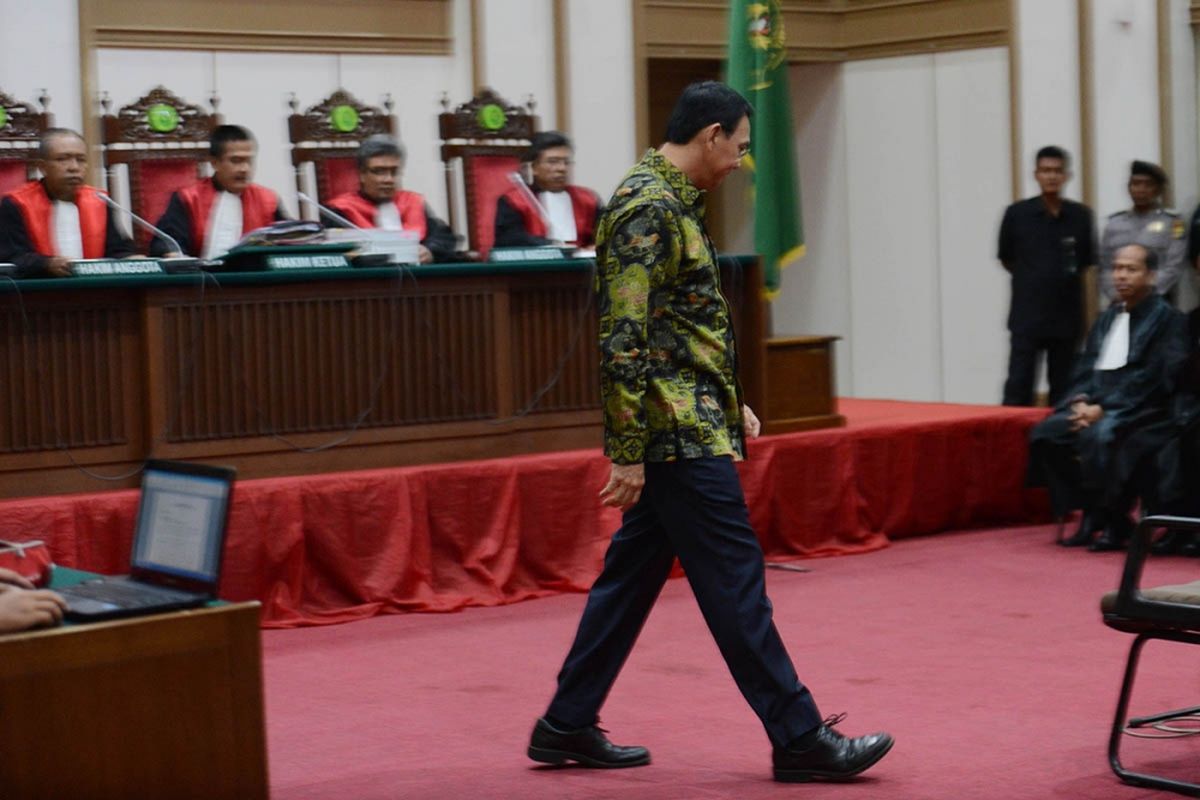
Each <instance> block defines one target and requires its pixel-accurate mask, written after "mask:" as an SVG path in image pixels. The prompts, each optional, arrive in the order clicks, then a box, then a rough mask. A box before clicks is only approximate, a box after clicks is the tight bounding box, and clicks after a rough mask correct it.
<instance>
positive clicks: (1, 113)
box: [0, 106, 8, 128]
mask: <svg viewBox="0 0 1200 800" xmlns="http://www.w3.org/2000/svg"><path fill="white" fill-rule="evenodd" d="M7 124H8V109H7V108H5V107H4V106H0V128H3V127H4V126H5V125H7Z"/></svg>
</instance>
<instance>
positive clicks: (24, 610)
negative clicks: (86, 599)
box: [0, 589, 67, 633]
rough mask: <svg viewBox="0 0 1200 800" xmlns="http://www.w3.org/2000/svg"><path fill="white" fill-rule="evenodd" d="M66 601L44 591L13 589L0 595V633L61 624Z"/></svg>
mask: <svg viewBox="0 0 1200 800" xmlns="http://www.w3.org/2000/svg"><path fill="white" fill-rule="evenodd" d="M66 610H67V601H66V600H64V599H63V598H62V596H61V595H59V594H57V593H55V592H51V591H47V590H46V589H34V590H33V591H27V590H25V589H13V590H11V591H7V592H4V593H3V594H0V633H10V632H12V631H23V630H25V629H26V628H40V627H44V626H47V625H57V624H58V623H60V622H62V618H63V612H64V611H66Z"/></svg>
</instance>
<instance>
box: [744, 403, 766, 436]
mask: <svg viewBox="0 0 1200 800" xmlns="http://www.w3.org/2000/svg"><path fill="white" fill-rule="evenodd" d="M742 428H743V429H744V430H745V431H746V435H747V436H749V437H750V438H751V439H757V438H758V435H759V434H760V433H762V423H761V422H759V421H758V417H756V416H754V409H752V408H750V406H747V405H743V406H742Z"/></svg>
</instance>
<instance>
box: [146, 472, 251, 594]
mask: <svg viewBox="0 0 1200 800" xmlns="http://www.w3.org/2000/svg"><path fill="white" fill-rule="evenodd" d="M228 502H229V485H228V484H227V483H226V482H225V481H222V480H220V479H217V478H209V477H205V476H202V475H182V474H179V473H173V472H160V471H158V470H152V469H147V470H146V473H145V475H144V476H143V478H142V501H141V510H140V512H139V514H138V525H137V531H136V532H135V534H134V546H133V566H134V568H135V569H148V570H155V571H159V572H169V573H173V574H175V575H180V576H183V577H185V578H197V579H200V580H206V581H216V579H217V568H218V566H219V565H220V563H221V539H222V537H221V525H222V524H223V522H224V518H225V504H226V503H228Z"/></svg>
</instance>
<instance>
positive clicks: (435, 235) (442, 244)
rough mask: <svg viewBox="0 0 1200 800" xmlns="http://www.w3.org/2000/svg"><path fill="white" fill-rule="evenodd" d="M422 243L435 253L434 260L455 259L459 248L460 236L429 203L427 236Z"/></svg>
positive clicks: (426, 220) (426, 209)
mask: <svg viewBox="0 0 1200 800" xmlns="http://www.w3.org/2000/svg"><path fill="white" fill-rule="evenodd" d="M421 244H423V245H425V247H426V248H427V249H428V250H429V252H430V253H432V254H433V260H434V261H454V260H455V256H454V253H455V251H456V250H457V248H458V237H457V236H455V235H454V231H453V230H451V228H450V226H449V225H447V224H446V223H445V222H443V221H442V220H441V219H440V218H439V217H438V216H437V215H436V214H434V213H433V209H432V208H430V207H429V204H428V203H426V204H425V238H424V239H422V240H421Z"/></svg>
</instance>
